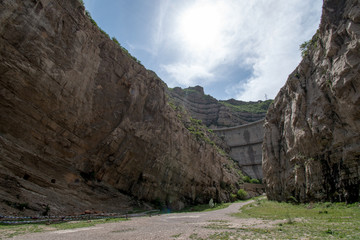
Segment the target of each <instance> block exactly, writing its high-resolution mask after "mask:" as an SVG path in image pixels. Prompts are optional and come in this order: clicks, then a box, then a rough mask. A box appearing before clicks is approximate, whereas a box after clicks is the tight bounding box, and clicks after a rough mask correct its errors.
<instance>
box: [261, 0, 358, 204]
mask: <svg viewBox="0 0 360 240" xmlns="http://www.w3.org/2000/svg"><path fill="white" fill-rule="evenodd" d="M359 6H360V4H359V1H356V0H348V1H337V0H325V1H324V6H323V15H322V19H321V24H320V28H319V31H318V33H317V35H315V37H314V38H313V40H312V41H311V42H312V43H311V44H310V45H311V46H309V51H308V54H307V55H306V56H305V57H304V58H303V60H302V62H301V63H300V65H299V66H298V67H297V68H296V69H295V71H294V72H293V73H292V74H291V75H290V76H289V79H288V81H287V83H286V85H285V86H284V87H283V88H282V89H281V90H280V92H279V94H278V95H277V97H276V99H275V102H274V104H273V105H272V106H271V107H270V109H269V111H268V114H267V116H266V121H265V139H264V145H263V153H264V155H263V171H264V176H265V178H266V188H267V195H268V197H269V198H270V199H274V200H280V201H284V200H288V199H289V198H292V197H295V198H296V199H297V200H298V201H301V202H304V201H313V200H324V201H348V202H354V201H359V200H360V198H359V189H360V179H359V176H360V167H359V165H360V66H359V63H360V25H359V19H360V18H359V16H360V10H359V9H360V8H359Z"/></svg>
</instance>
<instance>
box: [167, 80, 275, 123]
mask: <svg viewBox="0 0 360 240" xmlns="http://www.w3.org/2000/svg"><path fill="white" fill-rule="evenodd" d="M168 94H169V96H170V98H171V99H172V100H173V101H174V103H175V104H176V105H180V106H183V107H184V108H185V109H186V110H187V111H188V112H189V114H190V115H191V116H192V117H193V118H196V119H199V120H202V122H203V124H205V125H206V126H208V127H209V128H212V129H216V128H225V127H235V126H239V125H242V124H247V123H251V122H255V121H258V120H261V119H264V118H265V114H266V111H267V109H268V107H269V105H270V103H271V101H272V100H267V101H258V102H243V101H237V100H234V99H230V100H226V101H218V100H216V99H215V98H213V97H212V96H210V95H206V94H204V89H203V88H202V87H200V86H195V87H189V88H185V89H182V88H179V87H175V88H173V89H169V91H168ZM244 106H246V107H248V108H249V107H250V110H248V111H246V110H242V109H244ZM251 107H253V108H254V109H251Z"/></svg>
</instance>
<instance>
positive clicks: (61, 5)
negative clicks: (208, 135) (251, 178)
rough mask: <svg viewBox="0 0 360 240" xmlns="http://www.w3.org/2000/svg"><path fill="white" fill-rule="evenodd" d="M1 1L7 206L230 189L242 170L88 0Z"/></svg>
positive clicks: (91, 203)
mask: <svg viewBox="0 0 360 240" xmlns="http://www.w3.org/2000/svg"><path fill="white" fill-rule="evenodd" d="M1 6H2V8H1V9H2V10H1V14H0V46H1V47H0V85H1V88H0V112H1V113H0V209H1V210H0V212H1V213H13V212H16V211H17V210H24V214H28V212H27V211H36V212H41V211H44V210H47V212H48V213H50V214H58V213H62V214H66V213H76V212H82V211H84V210H85V209H95V210H98V211H122V210H127V209H129V208H130V207H131V206H133V205H134V204H138V203H141V202H153V203H157V204H161V205H166V206H167V207H169V208H173V209H180V208H182V207H184V205H188V204H198V203H208V202H209V200H210V199H211V198H212V199H214V200H215V201H217V202H220V201H227V200H228V199H229V194H230V190H229V189H232V188H235V189H236V188H237V187H238V185H237V184H238V180H239V179H238V175H237V173H236V171H235V170H234V169H232V168H231V167H229V165H231V164H232V162H231V161H229V160H228V159H227V158H226V157H223V156H222V155H221V154H220V153H219V152H218V150H217V149H215V148H214V147H213V145H211V144H209V143H206V142H204V141H199V140H198V139H197V138H196V137H195V136H194V135H193V134H192V133H191V132H189V131H188V130H187V129H186V128H185V126H184V124H183V123H182V122H181V121H180V120H179V119H178V117H177V116H176V112H175V111H174V110H173V109H172V108H171V106H169V103H168V102H167V96H166V93H165V91H166V89H167V87H166V85H165V84H164V83H163V82H162V81H161V80H160V79H159V78H158V77H157V76H156V74H154V73H153V72H151V71H148V70H146V69H145V68H144V67H143V66H142V65H140V64H139V63H138V62H137V61H135V60H134V59H133V58H132V57H131V56H129V54H128V53H127V51H125V50H124V49H122V48H121V47H119V46H118V45H117V44H116V42H114V41H111V40H110V39H109V38H108V36H106V34H104V33H102V32H101V31H100V30H99V28H98V27H97V26H96V25H95V24H94V22H91V21H90V19H89V18H88V16H86V14H85V12H84V7H83V6H82V5H81V3H80V1H78V0H67V1H58V0H55V1H50V0H22V1H13V0H4V1H1ZM49 210H50V211H49Z"/></svg>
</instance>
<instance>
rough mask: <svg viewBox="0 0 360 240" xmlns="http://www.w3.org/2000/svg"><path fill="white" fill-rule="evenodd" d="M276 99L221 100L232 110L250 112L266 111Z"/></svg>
mask: <svg viewBox="0 0 360 240" xmlns="http://www.w3.org/2000/svg"><path fill="white" fill-rule="evenodd" d="M273 101H274V100H271V99H270V100H266V101H258V102H241V101H239V102H235V100H233V101H231V100H228V101H219V102H220V103H221V104H223V105H224V106H226V107H229V108H230V109H232V110H235V111H238V112H248V113H266V112H267V110H268V108H269V106H270V104H271V103H272V102H273Z"/></svg>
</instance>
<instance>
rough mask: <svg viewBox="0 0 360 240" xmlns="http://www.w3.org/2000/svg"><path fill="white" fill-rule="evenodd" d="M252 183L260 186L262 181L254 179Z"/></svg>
mask: <svg viewBox="0 0 360 240" xmlns="http://www.w3.org/2000/svg"><path fill="white" fill-rule="evenodd" d="M250 183H255V184H260V181H259V180H258V179H255V178H253V179H251V180H250Z"/></svg>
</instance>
